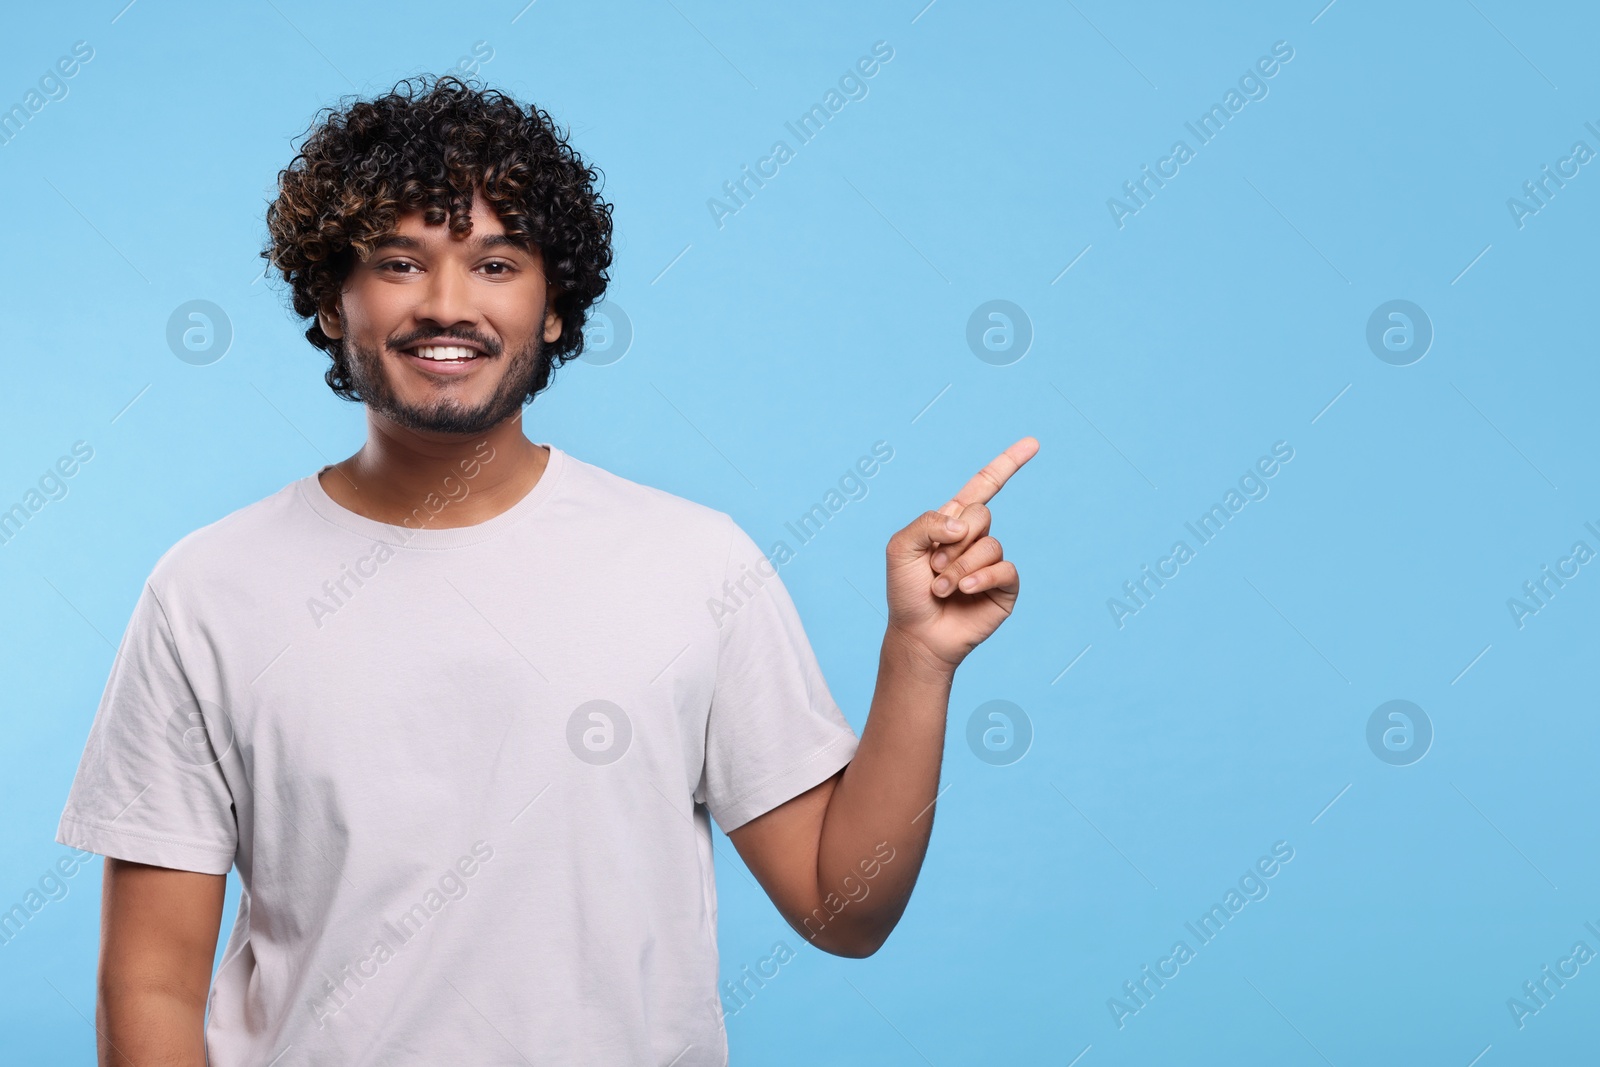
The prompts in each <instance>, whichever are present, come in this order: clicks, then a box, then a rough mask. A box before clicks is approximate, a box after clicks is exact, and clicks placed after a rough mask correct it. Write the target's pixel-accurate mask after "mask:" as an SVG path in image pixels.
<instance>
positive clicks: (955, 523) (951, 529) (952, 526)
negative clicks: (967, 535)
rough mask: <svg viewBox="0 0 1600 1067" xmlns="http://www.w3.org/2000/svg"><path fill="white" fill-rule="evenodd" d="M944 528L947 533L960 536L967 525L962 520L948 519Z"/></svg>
mask: <svg viewBox="0 0 1600 1067" xmlns="http://www.w3.org/2000/svg"><path fill="white" fill-rule="evenodd" d="M944 528H945V532H946V533H953V534H958V533H961V532H963V531H965V530H966V528H967V524H966V523H964V522H962V521H961V520H960V519H946V520H945V522H944Z"/></svg>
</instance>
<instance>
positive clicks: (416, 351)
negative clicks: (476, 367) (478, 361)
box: [411, 345, 478, 363]
mask: <svg viewBox="0 0 1600 1067" xmlns="http://www.w3.org/2000/svg"><path fill="white" fill-rule="evenodd" d="M411 354H412V355H413V356H421V357H422V358H423V359H431V360H435V361H437V362H440V363H450V362H458V361H460V360H464V359H472V358H474V357H475V356H477V355H478V353H477V352H476V351H474V350H473V349H470V348H463V347H461V346H459V345H451V346H449V347H444V346H439V345H427V346H424V347H422V348H413V349H412V350H411Z"/></svg>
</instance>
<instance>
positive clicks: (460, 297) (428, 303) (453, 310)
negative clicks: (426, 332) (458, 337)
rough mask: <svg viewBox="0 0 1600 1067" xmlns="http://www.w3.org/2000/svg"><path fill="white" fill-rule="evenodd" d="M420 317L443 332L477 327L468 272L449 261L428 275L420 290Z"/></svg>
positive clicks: (417, 311) (418, 308) (417, 314)
mask: <svg viewBox="0 0 1600 1067" xmlns="http://www.w3.org/2000/svg"><path fill="white" fill-rule="evenodd" d="M420 289H421V292H420V293H419V297H420V300H419V302H418V304H417V307H416V316H417V318H418V319H419V320H421V321H423V322H427V323H430V324H432V325H434V326H437V327H438V328H439V329H441V330H445V331H448V330H452V329H455V328H457V327H461V326H467V327H476V325H477V313H476V311H475V310H474V309H473V306H472V294H471V289H470V279H469V278H468V277H467V272H466V269H465V268H464V267H462V266H460V265H458V264H456V263H453V262H451V261H448V260H446V261H445V262H442V263H439V264H437V265H436V266H435V267H434V268H433V269H432V270H430V271H429V272H428V277H427V279H426V280H425V281H424V282H423V284H422V286H421V287H420Z"/></svg>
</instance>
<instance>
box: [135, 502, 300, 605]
mask: <svg viewBox="0 0 1600 1067" xmlns="http://www.w3.org/2000/svg"><path fill="white" fill-rule="evenodd" d="M299 494H300V486H299V482H298V481H295V482H290V483H289V484H287V485H285V486H284V487H283V488H281V489H279V490H277V491H276V492H274V493H272V494H270V495H268V496H265V497H263V498H261V499H260V500H257V501H255V502H254V503H251V504H246V505H245V506H244V507H241V508H237V509H235V510H233V511H231V512H228V513H227V514H225V515H223V516H222V517H221V518H220V519H217V520H215V521H214V522H209V523H207V524H206V525H204V526H201V527H200V528H199V529H196V530H192V531H190V532H189V533H187V534H185V535H184V536H183V537H181V538H179V539H178V540H177V541H176V542H175V543H174V544H173V545H172V547H171V548H169V549H167V550H166V551H165V552H164V553H162V554H161V556H160V558H158V559H157V560H156V562H155V565H154V566H153V567H152V568H151V571H150V577H149V580H148V581H149V584H150V586H151V587H152V588H153V589H154V590H155V592H156V594H157V595H158V596H160V597H162V598H163V599H164V598H165V596H166V594H168V593H180V592H184V591H188V590H194V589H198V588H204V587H205V586H206V585H208V584H210V583H211V582H213V581H215V580H216V579H218V578H221V577H223V576H225V575H227V574H229V573H237V572H239V571H240V570H248V569H249V568H251V567H253V566H255V565H257V564H258V563H259V561H260V559H261V557H262V556H263V555H264V554H270V553H272V552H273V551H274V550H275V547H277V548H279V549H281V546H282V545H283V543H284V540H285V539H286V538H288V537H291V536H293V531H292V530H290V529H289V527H291V526H292V525H293V524H295V523H296V522H303V521H304V518H305V510H306V509H305V506H304V504H303V503H302V502H301V500H300V496H299Z"/></svg>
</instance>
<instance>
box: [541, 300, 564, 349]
mask: <svg viewBox="0 0 1600 1067" xmlns="http://www.w3.org/2000/svg"><path fill="white" fill-rule="evenodd" d="M560 336H561V316H560V315H557V314H556V311H555V308H553V307H551V306H550V305H549V304H546V305H545V311H544V342H545V344H550V343H551V342H553V341H555V340H556V339H557V338H559V337H560Z"/></svg>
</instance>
